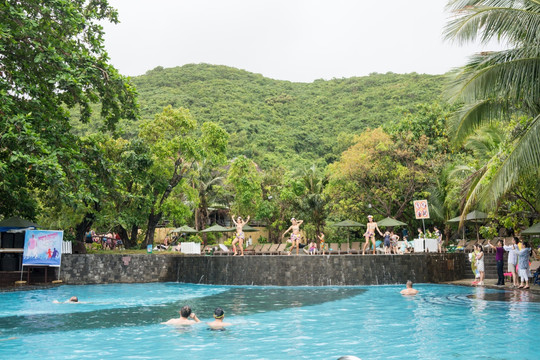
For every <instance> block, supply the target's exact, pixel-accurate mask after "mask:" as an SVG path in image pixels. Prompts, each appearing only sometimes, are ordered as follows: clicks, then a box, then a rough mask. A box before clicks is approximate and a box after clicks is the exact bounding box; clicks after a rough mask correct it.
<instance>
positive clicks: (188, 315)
mask: <svg viewBox="0 0 540 360" xmlns="http://www.w3.org/2000/svg"><path fill="white" fill-rule="evenodd" d="M198 322H201V320H199V318H198V317H197V315H195V313H193V312H191V308H190V307H189V306H187V305H186V306H184V307H182V308H181V309H180V318H179V319H171V320H169V321H166V322H164V323H162V324H165V325H193V324H196V323H198Z"/></svg>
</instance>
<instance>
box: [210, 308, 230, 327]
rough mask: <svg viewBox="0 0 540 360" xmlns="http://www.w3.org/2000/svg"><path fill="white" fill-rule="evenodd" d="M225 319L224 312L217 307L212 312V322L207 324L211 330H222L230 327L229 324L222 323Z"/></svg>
mask: <svg viewBox="0 0 540 360" xmlns="http://www.w3.org/2000/svg"><path fill="white" fill-rule="evenodd" d="M224 318H225V312H224V311H223V309H222V308H220V307H218V308H216V310H214V321H212V322H209V323H208V326H210V328H212V329H223V328H224V327H225V326H231V325H232V324H231V323H226V322H223V319H224Z"/></svg>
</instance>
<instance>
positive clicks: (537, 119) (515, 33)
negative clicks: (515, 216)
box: [445, 0, 540, 213]
mask: <svg viewBox="0 0 540 360" xmlns="http://www.w3.org/2000/svg"><path fill="white" fill-rule="evenodd" d="M447 8H448V9H449V10H450V11H452V12H453V13H454V14H455V18H454V19H453V20H451V21H450V22H449V23H448V25H447V27H446V29H445V36H446V38H447V39H451V40H456V41H458V42H461V43H465V42H469V41H473V40H476V39H479V40H480V41H481V42H482V43H485V44H486V43H488V42H489V41H491V40H493V39H496V40H500V41H504V42H505V43H506V44H507V45H508V49H507V50H502V51H493V52H482V53H480V54H476V55H474V56H472V57H471V58H470V60H469V62H468V64H467V65H465V66H464V67H462V68H461V69H460V70H459V71H458V72H457V74H456V76H455V79H454V81H453V83H452V86H451V87H450V89H449V91H450V94H451V98H452V99H453V100H455V101H459V102H462V103H463V106H462V107H461V109H460V110H459V111H457V112H456V113H455V117H454V139H455V142H456V143H457V144H461V143H463V142H464V141H465V139H466V138H467V136H468V135H470V134H471V133H472V132H473V131H474V130H475V129H477V128H478V127H480V126H482V125H485V124H487V123H491V122H493V121H499V120H505V121H509V120H510V119H514V120H515V118H516V117H518V116H523V115H524V116H526V121H521V122H517V123H518V125H517V126H516V128H515V130H514V132H513V135H514V136H515V141H514V142H513V143H512V145H513V146H511V147H509V148H507V149H505V151H503V152H501V153H500V154H498V155H496V156H495V157H494V158H492V159H491V161H490V162H491V164H490V165H491V169H490V171H486V172H485V173H484V174H483V176H482V178H481V179H480V180H479V181H477V182H476V184H475V185H474V187H473V188H472V189H471V191H470V192H469V194H468V197H467V200H466V203H465V205H464V209H463V213H466V212H467V211H468V210H469V209H470V208H471V207H472V206H473V205H474V204H475V203H477V202H478V203H479V204H480V206H482V207H484V208H486V207H491V206H494V205H496V204H497V202H498V201H499V200H500V198H501V197H502V196H504V195H505V194H506V193H507V192H508V191H509V190H510V189H511V188H512V187H513V186H514V185H515V184H516V183H517V182H518V180H519V179H520V178H521V177H522V176H523V175H524V174H527V173H531V172H532V173H537V172H538V169H539V167H540V115H539V114H540V86H539V85H538V84H540V0H520V1H516V0H451V1H449V3H448V5H447Z"/></svg>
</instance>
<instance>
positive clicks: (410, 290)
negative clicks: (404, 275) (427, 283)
mask: <svg viewBox="0 0 540 360" xmlns="http://www.w3.org/2000/svg"><path fill="white" fill-rule="evenodd" d="M406 286H407V288H405V289H403V290H401V291H400V293H401V295H416V294H418V290H416V289H413V287H412V281H411V280H407V285H406Z"/></svg>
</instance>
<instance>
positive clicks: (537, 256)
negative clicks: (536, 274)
mask: <svg viewBox="0 0 540 360" xmlns="http://www.w3.org/2000/svg"><path fill="white" fill-rule="evenodd" d="M532 258H533V259H534V260H540V253H538V250H536V249H532Z"/></svg>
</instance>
